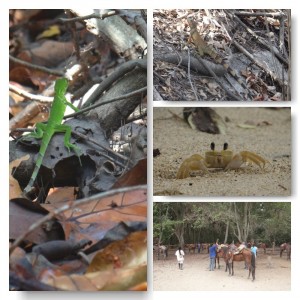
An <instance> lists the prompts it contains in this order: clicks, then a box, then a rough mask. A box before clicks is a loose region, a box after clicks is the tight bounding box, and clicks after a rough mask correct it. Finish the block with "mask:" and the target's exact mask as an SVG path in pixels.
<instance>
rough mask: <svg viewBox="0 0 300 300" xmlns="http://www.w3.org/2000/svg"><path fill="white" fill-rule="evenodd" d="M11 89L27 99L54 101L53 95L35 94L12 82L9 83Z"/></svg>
mask: <svg viewBox="0 0 300 300" xmlns="http://www.w3.org/2000/svg"><path fill="white" fill-rule="evenodd" d="M9 90H10V91H11V92H13V93H15V94H17V95H19V96H22V97H24V98H26V99H30V100H34V101H40V102H52V101H53V97H46V96H40V95H34V94H31V93H29V92H26V91H24V90H22V89H20V88H18V87H17V86H15V85H13V84H11V83H10V84H9Z"/></svg>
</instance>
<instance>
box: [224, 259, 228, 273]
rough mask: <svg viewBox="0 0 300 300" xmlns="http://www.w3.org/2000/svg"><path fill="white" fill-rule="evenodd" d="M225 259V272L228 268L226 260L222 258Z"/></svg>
mask: <svg viewBox="0 0 300 300" xmlns="http://www.w3.org/2000/svg"><path fill="white" fill-rule="evenodd" d="M224 261H225V266H226V268H225V272H227V268H228V261H227V260H224Z"/></svg>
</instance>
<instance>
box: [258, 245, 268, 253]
mask: <svg viewBox="0 0 300 300" xmlns="http://www.w3.org/2000/svg"><path fill="white" fill-rule="evenodd" d="M258 248H262V249H263V250H264V254H266V252H267V245H266V244H265V243H259V244H258Z"/></svg>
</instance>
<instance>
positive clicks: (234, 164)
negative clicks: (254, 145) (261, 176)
mask: <svg viewBox="0 0 300 300" xmlns="http://www.w3.org/2000/svg"><path fill="white" fill-rule="evenodd" d="M245 162H253V163H255V164H256V165H257V166H259V167H260V168H261V169H263V168H264V167H265V164H266V163H269V161H267V160H265V159H264V158H262V157H261V156H259V155H257V154H255V153H253V152H250V151H241V152H240V153H239V154H236V155H235V156H234V157H233V158H232V160H231V161H230V162H229V163H228V165H227V166H226V168H225V171H226V170H229V169H238V168H240V167H241V165H242V164H243V163H245Z"/></svg>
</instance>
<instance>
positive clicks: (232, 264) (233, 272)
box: [231, 258, 234, 276]
mask: <svg viewBox="0 0 300 300" xmlns="http://www.w3.org/2000/svg"><path fill="white" fill-rule="evenodd" d="M231 266H232V274H231V275H232V276H233V274H234V271H233V258H232V263H231Z"/></svg>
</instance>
